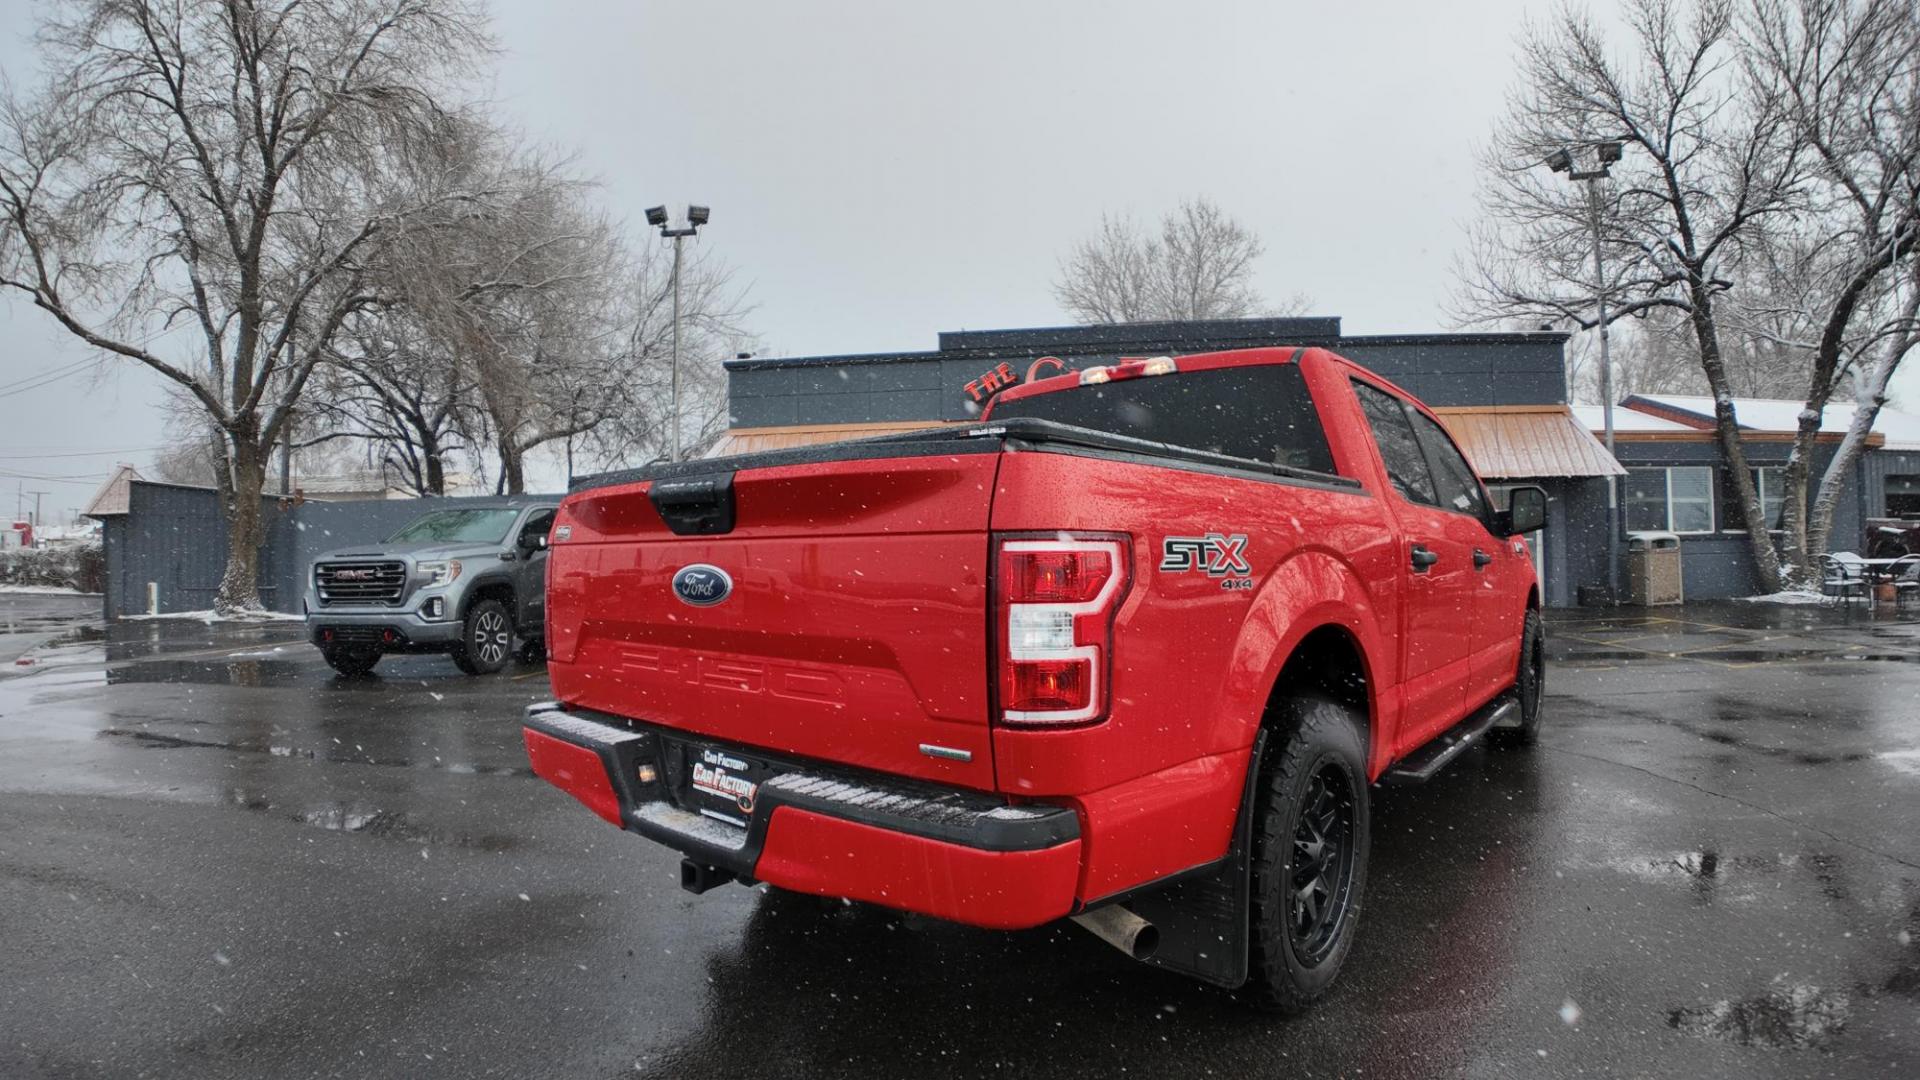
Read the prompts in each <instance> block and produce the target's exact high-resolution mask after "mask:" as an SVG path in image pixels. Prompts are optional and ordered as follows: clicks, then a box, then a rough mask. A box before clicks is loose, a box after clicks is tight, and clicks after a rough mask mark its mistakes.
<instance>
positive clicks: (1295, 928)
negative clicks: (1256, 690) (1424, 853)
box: [1240, 693, 1369, 1013]
mask: <svg viewBox="0 0 1920 1080" xmlns="http://www.w3.org/2000/svg"><path fill="white" fill-rule="evenodd" d="M1278 713H1279V715H1278V716H1276V717H1274V719H1273V721H1272V722H1273V723H1274V726H1275V729H1276V730H1277V731H1278V732H1283V733H1287V734H1286V735H1285V739H1284V741H1282V742H1280V743H1279V745H1277V746H1275V745H1272V744H1269V747H1268V750H1267V752H1266V754H1265V755H1264V760H1263V761H1256V762H1254V763H1253V766H1254V767H1255V768H1257V769H1259V770H1260V771H1259V774H1258V779H1257V781H1256V783H1257V785H1258V786H1257V788H1256V790H1255V796H1256V798H1255V803H1254V806H1253V813H1254V817H1253V830H1252V839H1253V851H1252V853H1251V854H1252V860H1251V865H1250V867H1249V870H1250V873H1251V880H1250V881H1249V882H1248V900H1249V901H1250V904H1251V907H1252V912H1251V914H1252V920H1251V925H1250V927H1249V930H1250V931H1251V942H1250V953H1249V956H1248V958H1247V959H1248V973H1247V982H1246V985H1245V986H1243V987H1242V988H1241V991H1240V996H1241V997H1242V999H1243V1000H1245V1001H1247V1002H1248V1003H1249V1004H1251V1005H1253V1006H1255V1007H1256V1008H1260V1009H1265V1010H1269V1011H1273V1012H1280V1013H1297V1012H1300V1011H1301V1010H1303V1009H1305V1008H1307V1007H1308V1006H1310V1005H1312V1004H1313V1003H1314V1002H1315V1001H1318V1000H1319V999H1320V998H1322V997H1325V996H1326V995H1327V993H1328V992H1329V991H1330V990H1331V989H1332V988H1333V984H1334V980H1335V979H1336V978H1337V977H1338V976H1339V974H1340V968H1341V967H1342V965H1344V964H1345V963H1346V958H1347V954H1348V953H1349V952H1351V951H1352V949H1353V941H1354V935H1355V932H1356V928H1357V927H1358V924H1359V922H1360V909H1361V906H1362V897H1363V894H1364V891H1365V888H1366V880H1367V851H1368V846H1369V845H1368V832H1367V830H1368V819H1369V810H1368V798H1369V795H1368V788H1367V782H1366V774H1367V749H1366V745H1367V744H1366V739H1367V735H1366V731H1367V728H1366V725H1367V714H1366V712H1365V711H1364V709H1362V708H1360V707H1356V706H1353V705H1349V704H1347V703H1344V702H1338V701H1334V700H1331V699H1329V698H1326V697H1323V696H1321V695H1319V694H1312V693H1309V694H1302V695H1300V696H1299V697H1297V698H1295V699H1293V700H1290V701H1287V702H1284V703H1282V704H1281V705H1280V706H1279V707H1278Z"/></svg>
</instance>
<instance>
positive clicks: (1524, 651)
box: [1487, 610, 1547, 746]
mask: <svg viewBox="0 0 1920 1080" xmlns="http://www.w3.org/2000/svg"><path fill="white" fill-rule="evenodd" d="M1546 686H1547V635H1546V630H1545V628H1544V627H1543V626H1542V625H1541V623H1540V613H1539V612H1538V611H1532V610H1530V611H1528V612H1527V621H1526V624H1525V626H1524V627H1523V628H1522V629H1521V631H1520V670H1519V671H1517V672H1515V673H1514V677H1513V693H1514V696H1515V697H1517V698H1519V699H1520V726H1519V727H1506V728H1494V729H1493V730H1492V731H1490V732H1488V733H1487V734H1488V735H1489V736H1491V741H1492V742H1494V743H1496V744H1498V745H1501V746H1532V745H1533V741H1534V740H1535V739H1537V738H1539V737H1540V697H1541V695H1542V694H1544V693H1546Z"/></svg>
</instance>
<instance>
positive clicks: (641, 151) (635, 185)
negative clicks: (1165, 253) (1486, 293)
mask: <svg viewBox="0 0 1920 1080" xmlns="http://www.w3.org/2000/svg"><path fill="white" fill-rule="evenodd" d="M1530 6H1532V7H1537V6H1538V5H1529V4H1526V3H1522V2H1519V0H1480V2H1477V3H1467V2H1455V3H1447V4H1435V3H1431V2H1425V3H1395V4H1378V3H1374V4H1344V5H1342V4H1319V3H1313V4H1308V3H1293V2H1277V0H1264V2H1259V0H1255V2H1244V3H1197V2H1188V3H1179V4H1174V3H1144V2H1126V3H1116V2H1103V3H1097V4H1096V3H1057V4H1041V3H1035V2H1027V3H990V2H985V0H965V2H947V3H926V2H923V3H899V2H897V0H880V2H866V3H831V4H829V3H804V2H772V0H766V2H736V3H713V2H704V3H702V2H678V0H676V2H670V3H669V2H648V3H639V2H632V0H628V2H575V0H567V2H560V3H536V2H531V0H518V2H515V0H500V2H498V3H496V5H495V13H496V15H495V25H494V29H495V32H496V34H497V37H498V40H499V43H500V46H501V49H502V54H501V56H500V60H499V70H498V78H497V81H496V83H495V87H494V93H495V95H496V97H497V99H498V103H499V107H500V108H501V109H502V110H503V111H504V113H505V114H506V115H507V116H508V117H510V118H511V119H512V120H513V121H514V122H515V123H517V124H518V125H520V126H522V127H524V128H525V129H526V130H527V131H528V132H529V133H531V134H533V135H534V136H535V137H537V138H539V139H543V140H550V141H551V142H552V143H554V144H555V145H558V146H563V147H569V148H573V149H575V150H577V152H578V154H579V155H580V159H581V161H582V163H583V164H584V166H585V167H586V168H587V169H588V170H589V171H591V172H592V173H593V174H594V175H596V176H598V177H599V178H600V179H601V180H602V182H603V184H604V198H605V199H606V201H607V203H608V205H610V206H611V207H613V208H615V210H616V211H617V212H618V213H621V214H623V215H627V216H630V217H631V218H633V219H634V221H635V222H636V224H637V223H638V222H639V219H640V210H641V209H642V208H644V207H646V206H650V205H654V204H656V203H663V202H664V203H669V204H684V203H686V202H688V201H695V202H704V203H707V204H710V205H711V206H712V207H713V221H712V223H711V224H710V225H708V226H707V228H706V229H705V230H704V231H703V232H702V234H701V237H700V240H699V241H698V242H699V243H700V244H702V245H705V246H707V247H708V248H710V249H711V250H712V251H713V252H714V253H715V254H717V255H719V256H721V257H723V258H724V259H725V260H726V261H727V262H729V263H731V264H732V265H733V266H734V267H735V268H736V269H737V271H738V273H739V275H740V278H741V280H742V281H744V282H748V283H750V284H751V297H752V299H753V301H754V302H755V303H757V305H758V309H757V311H756V312H755V315H754V317H753V320H752V322H753V325H754V326H755V327H756V328H757V329H758V330H759V331H760V332H761V334H762V335H763V336H764V339H765V341H766V343H767V346H768V352H770V353H772V354H778V355H811V354H817V353H839V352H860V351H884V350H893V349H930V348H933V347H934V344H935V341H934V335H935V334H936V333H937V332H939V331H941V330H956V329H965V328H974V329H982V328H998V327H1015V326H1037V325H1056V324H1059V323H1062V322H1065V321H1066V319H1065V317H1064V315H1063V314H1062V312H1061V311H1060V309H1059V307H1058V305H1056V304H1055V303H1054V301H1053V298H1052V294H1051V290H1050V287H1049V285H1050V281H1051V278H1052V276H1053V274H1054V271H1055V268H1056V263H1057V260H1058V258H1059V256H1060V254H1061V253H1062V252H1063V251H1064V250H1066V249H1067V248H1068V247H1069V246H1070V245H1071V244H1072V243H1073V242H1075V241H1076V240H1077V239H1078V238H1080V237H1081V236H1083V235H1085V234H1087V233H1089V232H1091V231H1092V230H1094V229H1095V228H1097V226H1098V224H1099V219H1100V215H1101V213H1102V212H1103V211H1131V212H1133V213H1135V214H1137V215H1139V216H1141V217H1152V216H1155V215H1157V214H1158V213H1159V212H1161V211H1162V210H1163V209H1165V208H1167V207H1168V206H1170V205H1172V204H1174V203H1175V202H1177V201H1178V200H1180V199H1181V198H1183V197H1186V196H1190V195H1201V194H1204V195H1208V196H1211V197H1212V198H1213V199H1214V200H1216V201H1217V202H1218V203H1219V204H1220V205H1221V206H1222V207H1223V208H1224V209H1226V210H1227V211H1228V212H1229V213H1230V214H1232V215H1234V216H1235V217H1237V218H1239V219H1240V220H1241V221H1242V222H1243V223H1245V224H1246V225H1248V226H1249V227H1250V228H1251V229H1252V230H1253V231H1254V232H1256V233H1257V234H1258V235H1259V236H1260V237H1261V238H1262V239H1263V240H1264V241H1265V243H1266V247H1267V253H1266V256H1265V258H1264V259H1263V260H1261V263H1260V266H1259V276H1258V285H1259V287H1260V288H1261V289H1262V290H1263V291H1264V292H1266V293H1267V294H1268V295H1269V296H1273V297H1282V296H1286V295H1288V294H1291V293H1294V292H1296V291H1297V292H1303V293H1305V294H1307V295H1308V296H1310V297H1312V298H1313V299H1314V301H1315V304H1314V310H1315V311H1316V312H1317V313H1321V314H1328V315H1339V316H1342V317H1344V319H1345V328H1346V329H1347V331H1348V332H1350V333H1387V332H1393V331H1431V330H1438V329H1444V328H1445V323H1444V321H1443V313H1442V308H1441V305H1442V303H1443V301H1444V299H1445V296H1446V294H1447V291H1448V288H1449V285H1450V281H1451V266H1452V258H1453V255H1454V252H1455V250H1456V249H1457V248H1458V247H1459V245H1460V242H1461V236H1462V225H1463V223H1464V222H1465V221H1466V220H1467V219H1468V218H1469V217H1470V215H1471V214H1472V212H1473V182H1474V178H1473V171H1472V161H1471V153H1472V147H1473V146H1474V144H1476V143H1477V142H1479V141H1480V140H1482V139H1483V138H1484V137H1485V136H1486V134H1487V132H1488V129H1489V126H1490V124H1491V122H1492V117H1493V116H1494V115H1495V113H1496V112H1497V111H1498V109H1499V107H1500V105H1501V101H1502V96H1503V94H1504V92H1505V90H1506V88H1507V85H1508V82H1509V57H1510V55H1511V52H1512V42H1513V37H1514V33H1515V31H1516V30H1517V28H1518V26H1519V22H1520V19H1521V15H1522V12H1523V11H1524V10H1526V9H1527V8H1528V7H1530ZM32 7H33V5H32V4H31V3H29V2H26V0H0V13H4V15H3V17H0V29H3V34H0V36H4V39H5V40H4V42H0V66H4V68H5V70H6V71H7V73H8V74H9V75H10V76H13V77H15V78H19V77H20V76H21V75H22V73H23V72H25V71H26V70H27V64H28V63H29V62H30V61H29V56H30V48H29V45H28V43H27V42H26V41H25V36H26V35H27V33H28V32H29V31H30V27H31V23H32V18H31V10H32ZM1389 9H1391V10H1389ZM1369 12H1371V13H1372V14H1369ZM84 356H85V353H84V351H83V350H81V349H80V348H78V347H77V346H76V345H74V344H72V343H70V342H69V341H68V340H66V339H65V338H63V337H62V335H61V334H60V333H59V332H58V331H56V330H54V329H53V328H52V327H51V325H50V323H49V322H48V321H47V320H46V319H45V318H44V317H43V316H42V315H41V314H40V313H38V312H36V311H33V310H32V309H30V308H28V307H24V306H22V305H20V304H18V303H17V302H13V303H12V307H11V309H10V310H0V394H4V393H5V392H6V391H5V390H4V387H5V385H6V384H9V383H13V382H15V381H16V380H17V379H20V378H22V377H24V376H26V375H29V374H32V373H33V372H34V371H36V370H42V369H46V368H51V367H54V366H57V365H60V364H63V363H69V362H71V361H72V360H74V359H79V358H84ZM111 370H112V371H113V372H114V373H113V374H110V375H108V376H107V377H105V378H102V379H99V380H96V381H93V382H88V381H87V380H86V379H83V378H78V377H76V378H69V379H66V380H63V381H60V382H57V383H54V384H52V385H49V386H47V387H44V388H41V389H37V390H32V391H28V392H26V393H16V394H13V395H12V396H0V417H4V423H3V424H0V427H3V428H4V430H0V495H12V494H13V489H14V488H15V486H16V484H17V483H24V487H25V488H26V489H28V490H32V489H35V488H42V489H48V490H51V491H54V492H55V493H56V494H54V495H51V496H49V497H48V499H49V501H48V502H46V503H45V504H44V505H45V507H46V509H47V510H48V511H49V516H50V517H51V516H52V515H53V513H55V512H58V513H61V514H64V511H65V510H66V508H68V507H72V506H77V505H79V504H80V503H81V502H82V501H83V500H84V498H85V496H86V495H87V494H88V493H90V491H91V490H92V487H93V485H94V483H95V481H96V479H97V477H98V476H99V475H100V474H103V473H104V472H106V471H107V470H108V468H109V467H110V466H111V463H112V461H113V460H114V459H115V456H116V455H115V454H111V453H109V454H104V455H101V456H90V457H58V458H55V457H34V458H27V457H24V456H23V455H24V454H39V455H45V454H53V453H68V452H82V451H117V452H119V455H118V456H122V457H126V458H127V459H129V460H133V461H135V462H136V463H144V462H145V461H146V459H147V456H148V451H146V450H144V449H142V448H147V447H152V446H155V445H157V444H158V443H159V442H160V441H161V424H160V419H159V417H157V416H156V415H155V413H154V410H153V407H152V406H153V403H154V400H155V399H156V397H157V396H158V389H157V380H156V378H155V377H154V376H151V375H149V374H146V373H145V372H143V371H141V370H137V369H134V368H132V367H127V366H120V367H115V368H113V369H111ZM16 473H24V474H30V475H33V476H40V477H77V478H79V479H75V480H71V481H66V482H61V481H57V480H25V481H21V480H20V479H19V478H18V477H16V476H14V475H12V474H16ZM11 509H12V506H11V505H10V504H9V503H7V502H6V501H5V500H4V498H0V511H10V510H11Z"/></svg>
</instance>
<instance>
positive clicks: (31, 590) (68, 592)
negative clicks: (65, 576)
mask: <svg viewBox="0 0 1920 1080" xmlns="http://www.w3.org/2000/svg"><path fill="white" fill-rule="evenodd" d="M0 593H27V594H29V595H32V596H99V595H100V594H99V593H97V592H81V591H80V590H78V589H69V588H67V587H66V586H64V585H0Z"/></svg>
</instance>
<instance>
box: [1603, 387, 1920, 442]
mask: <svg viewBox="0 0 1920 1080" xmlns="http://www.w3.org/2000/svg"><path fill="white" fill-rule="evenodd" d="M1621 406H1622V407H1620V408H1616V409H1614V412H1613V421H1614V430H1615V431H1620V430H1622V429H1621V428H1620V426H1619V425H1620V417H1621V415H1622V414H1623V413H1642V414H1645V415H1649V416H1655V415H1657V416H1661V417H1665V418H1668V419H1670V420H1672V421H1674V422H1675V423H1676V426H1677V427H1679V428H1688V427H1691V428H1694V429H1696V430H1703V431H1711V430H1713V423H1714V418H1713V399H1712V398H1710V397H1700V396H1696V395H1690V394H1634V395H1632V396H1630V397H1628V398H1627V399H1626V400H1625V401H1623V402H1621ZM1584 407H1585V406H1583V408H1584ZM1806 407H1807V406H1806V403H1805V402H1803V401H1791V400H1784V399H1781V398H1735V399H1734V401H1733V412H1734V416H1735V417H1736V418H1737V419H1738V420H1739V421H1740V428H1741V430H1743V431H1752V432H1756V433H1760V434H1768V435H1783V434H1786V435H1790V434H1793V433H1794V432H1797V431H1799V430H1800V414H1801V412H1803V411H1804V410H1805V409H1806ZM1855 409H1856V406H1855V404H1854V402H1852V401H1830V402H1828V403H1827V407H1826V409H1825V410H1824V411H1822V412H1821V414H1820V434H1821V435H1823V436H1832V437H1835V438H1837V437H1839V436H1841V435H1844V434H1846V432H1847V429H1848V428H1849V427H1851V426H1852V425H1853V414H1854V411H1855ZM1598 413H1599V410H1598V409H1597V408H1595V409H1594V414H1595V415H1596V416H1597V415H1598ZM1642 430H1646V429H1642ZM1873 433H1874V434H1876V435H1879V436H1880V437H1881V438H1882V439H1884V440H1885V443H1884V445H1885V446H1886V447H1887V448H1889V449H1899V450H1912V449H1920V416H1915V415H1913V414H1912V413H1906V412H1901V411H1900V410H1898V409H1894V408H1889V407H1887V406H1882V407H1881V408H1880V411H1879V412H1878V413H1877V414H1875V415H1874V418H1873Z"/></svg>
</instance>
